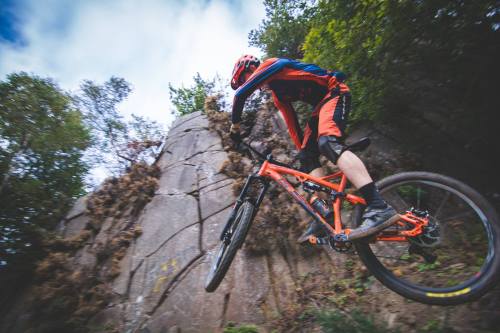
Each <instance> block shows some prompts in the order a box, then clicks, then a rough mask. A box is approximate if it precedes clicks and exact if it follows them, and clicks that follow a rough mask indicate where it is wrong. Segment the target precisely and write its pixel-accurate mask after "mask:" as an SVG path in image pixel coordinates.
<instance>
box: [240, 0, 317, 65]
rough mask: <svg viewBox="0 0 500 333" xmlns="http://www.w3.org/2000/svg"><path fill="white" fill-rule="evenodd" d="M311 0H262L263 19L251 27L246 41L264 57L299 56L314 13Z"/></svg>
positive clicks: (300, 56) (296, 57) (301, 53)
mask: <svg viewBox="0 0 500 333" xmlns="http://www.w3.org/2000/svg"><path fill="white" fill-rule="evenodd" d="M314 2H315V1H310V0H293V1H288V0H264V6H265V9H266V19H265V20H263V21H262V23H261V24H260V26H259V27H258V28H257V29H255V30H252V31H250V34H249V36H248V37H249V42H250V45H252V46H257V47H260V48H261V49H262V50H263V51H264V52H265V54H266V56H267V57H287V58H295V59H298V58H302V56H303V52H302V43H303V41H304V37H305V36H306V34H307V33H308V31H309V21H310V18H311V17H312V14H313V3H314Z"/></svg>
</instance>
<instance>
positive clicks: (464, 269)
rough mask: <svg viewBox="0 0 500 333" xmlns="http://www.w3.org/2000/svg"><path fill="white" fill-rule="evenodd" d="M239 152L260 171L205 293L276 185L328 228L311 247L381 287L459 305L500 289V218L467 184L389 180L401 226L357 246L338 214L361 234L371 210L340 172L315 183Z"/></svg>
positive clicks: (423, 175) (241, 200) (412, 175)
mask: <svg viewBox="0 0 500 333" xmlns="http://www.w3.org/2000/svg"><path fill="white" fill-rule="evenodd" d="M369 144H370V140H369V138H363V139H361V140H360V141H358V142H356V143H354V144H351V145H349V146H348V149H349V150H351V151H361V150H363V149H365V148H366V147H368V145H369ZM241 145H242V146H243V147H244V148H245V149H246V150H247V151H248V152H251V155H252V156H253V157H254V158H253V159H254V161H255V162H256V167H257V168H258V171H257V172H255V173H252V174H250V175H249V176H248V178H247V180H246V182H245V185H244V186H243V189H242V191H241V193H240V195H239V196H238V198H237V200H236V202H235V204H234V206H233V208H232V211H231V213H230V214H229V217H228V220H227V223H226V225H225V226H224V228H223V230H222V232H221V235H220V245H219V247H218V249H217V250H216V251H215V252H214V253H213V260H212V265H211V268H210V271H209V274H208V276H207V279H206V283H205V289H206V291H208V292H213V291H215V290H216V289H217V287H218V286H219V284H220V283H221V281H222V279H223V278H224V276H225V274H226V272H227V270H228V269H229V266H230V265H231V262H232V261H233V258H234V256H235V255H236V252H237V251H238V249H239V248H241V246H242V245H243V242H244V240H245V237H246V235H247V233H248V230H249V228H250V225H251V223H252V220H253V218H254V217H255V215H256V213H257V211H258V209H259V206H260V204H261V202H262V200H263V198H264V196H265V194H266V191H267V190H268V188H269V186H270V184H271V182H273V181H274V182H276V183H277V184H278V185H280V186H281V187H283V188H284V190H285V191H287V192H288V193H289V194H290V195H291V197H292V198H293V199H294V200H295V201H296V202H297V203H298V204H299V205H300V206H301V207H302V208H303V209H304V210H305V211H306V212H307V213H308V214H309V215H311V217H312V218H314V219H315V220H317V221H318V222H320V223H321V224H322V225H323V226H324V227H325V229H326V231H327V236H325V237H315V236H311V237H310V238H309V242H310V243H312V244H314V245H319V246H321V245H326V246H329V247H331V248H332V249H333V250H335V251H337V252H341V253H342V252H349V251H351V252H352V251H355V252H356V253H357V254H358V256H359V257H360V259H361V260H362V262H363V263H364V265H365V266H366V267H367V268H368V269H369V271H370V272H371V273H372V274H373V275H374V276H375V277H376V278H377V279H378V280H379V281H380V282H382V283H383V284H384V285H385V286H387V287H388V288H390V289H392V290H393V291H395V292H396V293H398V294H400V295H402V296H404V297H406V298H410V299H413V300H416V301H418V302H422V303H426V304H436V305H454V304H460V303H464V302H468V301H472V300H475V299H478V298H479V297H481V296H482V295H484V294H485V293H486V292H487V291H488V290H490V289H491V288H492V287H493V286H494V285H495V284H496V283H497V281H498V278H499V272H500V258H499V256H500V252H499V251H500V239H499V235H500V222H499V218H498V215H497V213H496V212H495V209H494V208H493V207H492V206H491V205H490V204H489V203H488V201H487V200H486V199H485V198H484V197H483V196H481V195H480V194H479V193H478V192H477V191H475V190H474V189H472V188H471V187H469V186H468V185H466V184H464V183H462V182H460V181H458V180H455V179H453V178H450V177H447V176H443V175H440V174H436V173H429V172H402V173H398V174H395V175H392V176H389V177H386V178H384V179H382V180H380V181H378V182H377V186H378V188H379V191H380V193H381V195H382V196H383V198H384V199H385V200H386V201H387V202H388V203H389V204H390V205H392V207H394V209H396V210H397V211H398V212H399V218H398V220H397V222H396V223H395V224H393V225H391V226H390V227H388V228H386V229H384V230H382V231H380V232H379V233H377V234H376V235H375V236H370V237H365V238H358V239H353V238H352V237H349V234H350V231H351V229H350V228H348V226H347V225H346V224H344V221H342V218H341V211H342V209H343V208H344V207H346V206H349V205H350V206H352V210H353V211H352V214H351V216H352V218H351V223H350V224H351V225H354V226H355V227H356V226H359V225H360V224H361V219H362V215H363V210H364V208H365V204H366V203H365V201H364V199H363V198H361V197H359V196H357V195H356V194H355V192H354V190H353V189H352V188H348V181H347V178H346V176H345V175H344V174H343V173H342V172H341V171H338V172H335V173H333V174H331V175H328V176H325V177H320V178H318V177H313V176H311V175H309V174H305V173H302V172H300V171H298V170H296V169H294V168H293V167H292V166H290V165H287V164H285V163H281V162H279V161H276V160H275V159H274V158H273V156H272V155H270V154H269V155H267V156H264V155H263V154H262V153H260V152H259V151H257V150H256V149H254V148H252V147H251V146H250V145H249V144H246V143H244V142H242V143H241ZM287 178H288V179H291V178H294V179H295V180H296V181H295V182H296V184H299V185H300V186H301V187H302V189H303V191H304V192H306V193H311V194H317V193H320V192H322V193H326V194H322V195H323V196H325V195H326V196H328V197H329V200H328V203H329V205H331V206H332V207H333V212H334V214H333V217H332V218H331V220H326V219H325V218H324V217H323V216H322V215H321V214H320V212H319V211H317V210H316V209H315V208H314V207H313V206H312V205H311V204H310V203H309V202H308V201H307V200H306V198H305V197H304V195H301V194H300V193H299V192H298V190H297V188H295V187H294V186H293V185H292V184H291V183H290V181H291V180H290V181H289V180H288V179H287ZM297 187H298V186H297ZM255 188H257V191H255ZM251 189H252V190H251Z"/></svg>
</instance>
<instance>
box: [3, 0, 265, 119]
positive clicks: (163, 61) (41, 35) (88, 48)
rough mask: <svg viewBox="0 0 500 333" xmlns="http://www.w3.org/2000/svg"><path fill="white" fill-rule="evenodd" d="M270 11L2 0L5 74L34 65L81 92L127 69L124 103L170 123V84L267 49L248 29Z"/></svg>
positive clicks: (95, 0) (196, 1)
mask: <svg viewBox="0 0 500 333" xmlns="http://www.w3.org/2000/svg"><path fill="white" fill-rule="evenodd" d="M264 15H265V12H264V6H263V4H262V3H261V1H244V0H225V1H223V0H185V1H181V0H177V1H175V0H143V1H138V0H105V1H103V0H43V1H40V0H0V80H2V81H3V80H5V79H6V75H7V74H9V73H12V72H18V71H26V72H29V73H33V74H36V75H38V76H41V77H50V78H52V79H54V80H55V81H56V82H57V83H58V84H59V86H60V87H61V88H62V89H64V90H66V91H71V92H76V91H77V90H78V87H79V85H80V83H81V82H82V81H83V80H86V79H87V80H93V81H95V82H96V83H99V84H102V83H103V82H105V81H106V80H108V79H109V78H110V77H111V76H119V77H123V78H124V79H126V80H127V81H128V82H129V83H131V84H132V87H133V92H132V93H131V94H130V95H129V97H128V99H127V100H126V101H125V102H124V103H122V104H121V105H120V107H119V110H120V111H121V112H123V114H125V115H128V114H130V113H134V114H137V115H141V116H146V117H148V118H150V119H152V120H156V121H159V122H161V123H163V124H166V125H168V124H170V123H171V122H172V120H173V116H172V115H171V113H170V111H171V109H172V106H171V104H170V102H169V93H168V92H169V90H168V84H169V83H171V84H172V85H174V86H175V87H179V86H181V85H184V86H186V87H188V86H191V85H192V84H193V81H192V77H193V76H194V75H195V74H196V73H197V72H199V73H200V74H201V76H202V77H203V78H205V79H211V78H213V77H214V76H215V75H216V74H219V75H221V76H222V77H223V78H226V79H227V80H229V76H230V74H231V70H232V67H233V65H234V62H235V61H236V59H237V58H238V57H239V56H241V55H242V54H247V53H250V54H255V55H257V56H260V55H261V53H260V51H259V50H258V49H256V48H252V47H249V46H248V33H249V32H250V30H251V29H255V28H257V27H258V25H259V23H260V22H261V21H262V19H263V18H264ZM228 84H229V82H228Z"/></svg>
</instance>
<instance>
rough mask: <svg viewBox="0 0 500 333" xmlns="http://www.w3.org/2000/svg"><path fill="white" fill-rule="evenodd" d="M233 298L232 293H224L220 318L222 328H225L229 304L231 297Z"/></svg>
mask: <svg viewBox="0 0 500 333" xmlns="http://www.w3.org/2000/svg"><path fill="white" fill-rule="evenodd" d="M230 298H231V293H230V292H229V293H227V294H225V295H224V303H223V304H222V315H221V320H220V326H219V327H220V329H223V328H224V326H226V314H227V308H228V306H229V299H230Z"/></svg>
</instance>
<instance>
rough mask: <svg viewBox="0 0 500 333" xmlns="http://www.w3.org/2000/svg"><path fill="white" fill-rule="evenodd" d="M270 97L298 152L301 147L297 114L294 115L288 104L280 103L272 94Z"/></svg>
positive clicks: (300, 133) (291, 107)
mask: <svg viewBox="0 0 500 333" xmlns="http://www.w3.org/2000/svg"><path fill="white" fill-rule="evenodd" d="M272 95H273V100H274V105H276V107H277V108H278V110H279V111H280V112H281V114H282V115H283V118H284V120H285V123H286V127H287V128H288V134H290V138H291V139H292V141H293V143H294V144H295V147H297V150H300V148H301V146H302V132H301V130H300V126H299V121H298V119H297V114H296V113H295V110H294V109H293V106H292V105H291V104H290V102H282V101H280V100H279V99H278V97H277V96H276V95H275V94H274V93H273V94H272Z"/></svg>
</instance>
